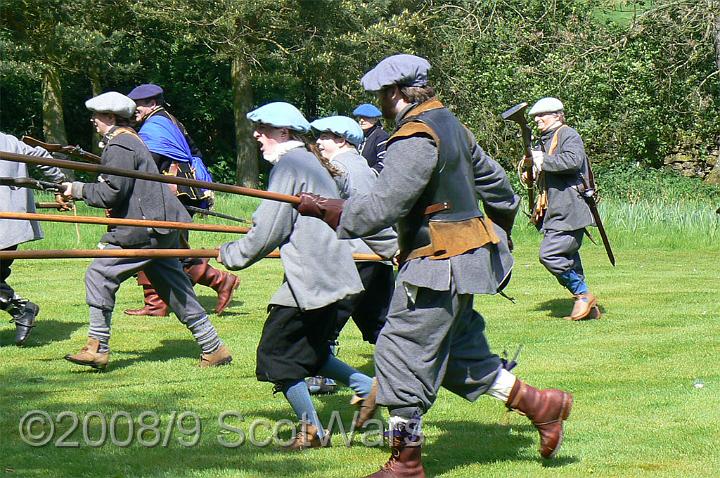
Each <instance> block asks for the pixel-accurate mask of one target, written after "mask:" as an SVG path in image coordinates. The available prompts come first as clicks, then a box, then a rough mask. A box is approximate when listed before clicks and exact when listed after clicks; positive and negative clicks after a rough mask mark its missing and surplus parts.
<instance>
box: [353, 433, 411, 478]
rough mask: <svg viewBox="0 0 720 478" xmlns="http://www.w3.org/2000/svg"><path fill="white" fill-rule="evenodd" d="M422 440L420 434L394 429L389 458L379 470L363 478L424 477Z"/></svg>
mask: <svg viewBox="0 0 720 478" xmlns="http://www.w3.org/2000/svg"><path fill="white" fill-rule="evenodd" d="M422 441H423V440H422V436H417V435H415V436H411V435H410V434H409V433H407V432H406V431H405V430H404V429H403V430H394V431H393V434H392V444H391V446H390V449H391V451H392V454H391V455H390V459H389V460H388V461H387V462H386V463H385V464H384V465H383V467H382V468H381V469H380V470H379V471H376V472H375V473H373V474H372V475H367V476H366V477H365V478H425V468H423V464H422V459H421V458H422V453H421V448H422Z"/></svg>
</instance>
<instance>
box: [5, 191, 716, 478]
mask: <svg viewBox="0 0 720 478" xmlns="http://www.w3.org/2000/svg"><path fill="white" fill-rule="evenodd" d="M254 204H256V203H253V202H252V201H250V202H247V201H245V202H242V204H240V203H238V202H236V201H234V200H227V199H225V198H220V199H219V204H218V210H219V211H221V212H227V213H233V214H237V215H243V216H245V217H249V214H250V212H251V211H252V209H253V205H254ZM602 206H603V208H604V213H605V214H606V215H607V216H608V218H607V222H608V223H609V225H610V226H611V229H610V233H611V238H613V239H614V240H615V241H616V251H615V252H616V256H617V258H618V265H617V267H615V268H613V267H611V266H610V264H609V263H608V261H607V258H606V257H605V255H604V250H603V248H602V247H601V246H593V245H592V244H591V243H590V242H589V241H588V243H587V244H586V245H585V247H584V248H583V259H584V262H585V267H586V272H587V275H588V281H589V284H590V287H591V289H592V290H593V292H595V293H596V294H597V295H598V297H599V299H600V303H601V306H602V309H603V311H604V316H603V318H602V319H601V320H599V321H590V322H581V323H571V322H568V321H565V320H562V318H561V317H562V316H563V315H565V314H566V313H567V311H568V310H569V308H570V306H571V300H570V297H569V295H568V294H567V293H566V292H565V291H564V290H563V289H562V288H561V287H560V286H559V285H558V284H557V283H556V282H555V280H554V279H553V278H552V277H551V276H550V274H549V273H547V272H546V271H545V270H544V268H543V267H542V266H541V265H540V264H539V263H538V261H537V257H536V255H537V249H538V244H539V240H540V238H539V235H538V234H536V233H535V232H534V231H533V230H532V228H530V227H528V226H526V225H520V226H519V227H518V229H517V232H516V234H515V245H516V266H515V270H514V273H513V280H512V282H511V284H510V287H509V289H508V291H507V292H508V295H510V296H512V297H514V298H515V299H516V303H515V304H512V303H511V302H509V301H507V300H505V299H503V298H501V297H488V296H482V297H478V298H477V300H476V308H477V309H478V310H479V311H481V312H482V313H483V314H484V316H485V317H486V319H487V324H488V330H487V333H488V337H489V339H490V342H491V344H492V345H493V346H494V348H495V350H496V352H501V351H502V350H503V349H507V350H508V351H514V350H515V348H516V347H517V346H518V345H520V344H522V345H523V346H524V348H523V352H522V355H521V357H520V365H519V367H518V368H517V369H516V370H515V371H516V372H517V374H518V375H519V376H520V377H521V378H523V379H525V380H527V381H528V382H529V383H531V384H533V385H536V386H539V387H559V388H563V389H566V390H569V391H571V392H572V393H574V395H575V406H574V409H573V411H572V414H571V417H570V420H569V421H568V422H567V426H566V433H565V442H564V445H563V448H562V450H561V451H560V453H559V454H558V457H557V458H556V459H555V460H554V461H552V462H547V463H546V462H543V461H542V460H541V459H539V457H538V454H537V445H538V436H537V432H536V431H535V430H534V428H532V427H531V426H530V424H529V422H528V420H527V419H526V418H524V417H522V416H519V415H517V414H510V413H507V412H506V411H505V408H504V406H503V405H502V404H501V403H500V402H498V401H496V400H494V399H492V398H489V397H481V398H480V399H479V400H478V401H477V402H475V403H468V402H465V401H464V400H462V399H460V398H458V397H456V396H454V395H452V394H450V393H448V392H446V391H441V393H440V396H439V398H438V401H437V403H436V404H435V406H434V407H433V408H432V410H431V411H430V412H429V413H428V414H427V415H426V419H425V422H424V429H425V433H426V436H427V443H426V445H425V446H424V448H423V461H424V463H425V467H426V469H427V472H428V475H429V476H444V477H468V478H470V477H484V476H487V477H494V476H513V477H514V476H533V477H534V476H547V477H550V476H552V477H555V476H648V477H650V476H652V477H655V476H717V474H718V471H719V470H720V438H719V433H720V398H719V394H718V391H719V390H720V365H718V362H717V361H716V360H717V358H718V357H719V356H720V346H718V337H720V323H719V317H720V305H718V301H717V300H716V297H717V294H718V289H719V287H718V279H719V277H718V276H719V275H720V274H719V273H718V270H717V267H718V266H717V264H718V262H719V261H718V260H719V259H720V253H718V251H717V242H716V239H717V238H716V233H717V229H718V227H717V221H716V219H715V217H714V208H711V207H710V206H708V207H707V208H706V209H707V210H704V209H703V208H701V207H700V206H698V205H694V206H693V205H689V206H688V205H678V204H665V205H659V206H661V207H663V208H664V211H665V213H663V214H659V215H658V216H657V217H655V216H653V214H652V213H651V212H649V211H650V209H649V208H647V207H639V208H637V207H636V208H635V209H633V208H628V207H626V206H625V205H620V204H613V203H612V202H606V203H603V204H602ZM655 206H658V205H655ZM623 208H624V209H623ZM673 208H676V209H677V210H676V212H677V214H675V215H674V213H673V211H674V209H673ZM678 208H679V209H678ZM683 208H684V209H683ZM83 211H84V212H85V210H84V209H83ZM683 211H684V212H683ZM691 213H692V214H695V215H694V216H693V215H692V214H691ZM96 214H97V212H96ZM689 214H690V219H689V221H690V222H689V223H688V222H683V221H684V220H686V219H687V217H688V215H689ZM638 215H640V216H641V217H640V218H639V219H638ZM683 218H685V219H683ZM212 222H219V221H216V220H214V219H213V220H212ZM521 222H522V221H521ZM44 229H45V231H46V234H47V236H48V238H47V239H46V240H44V241H41V242H36V243H32V244H30V245H28V247H32V248H39V247H42V248H46V249H50V248H62V247H66V248H69V247H93V246H94V244H95V243H96V242H97V241H98V239H99V237H100V235H101V232H102V228H100V227H86V226H81V232H82V233H81V237H80V241H79V242H77V239H76V237H75V230H74V228H73V226H69V225H46V226H45V227H44ZM229 239H231V236H229V235H210V234H197V233H191V242H192V243H193V245H194V246H195V247H201V246H203V247H210V246H216V245H218V244H219V243H220V242H222V241H225V240H229ZM318 247H319V249H318V252H319V253H322V249H321V245H318ZM88 263H89V261H86V260H64V261H61V260H55V261H23V262H19V263H17V264H16V266H15V267H13V271H14V272H13V275H12V276H11V280H10V283H11V284H12V285H13V286H14V287H15V288H16V290H17V292H18V293H20V294H22V295H23V296H26V297H28V298H31V299H32V300H33V301H35V302H37V303H38V304H40V307H41V309H42V310H41V313H40V317H39V320H38V326H37V327H36V329H35V330H34V332H33V335H32V337H31V338H30V340H29V343H28V346H26V347H24V348H17V347H15V346H14V345H11V344H12V343H13V337H14V327H13V325H12V324H5V325H3V326H2V327H0V344H1V345H2V347H1V348H0V350H1V351H2V352H1V353H2V362H1V363H0V374H1V377H2V378H1V380H0V383H2V394H1V395H0V400H2V404H1V409H2V415H0V445H1V447H0V450H1V451H0V474H4V475H5V476H17V477H41V476H42V477H44V476H52V477H60V476H67V477H80V476H88V477H90V476H92V477H126V476H133V477H140V476H143V477H260V476H268V477H295V476H315V477H337V478H348V477H356V476H357V477H359V476H364V475H366V474H369V473H371V472H373V471H375V470H376V469H377V467H379V466H380V465H381V464H382V463H384V461H385V460H386V459H387V456H388V449H387V448H378V447H370V446H364V445H363V444H362V443H361V440H360V437H359V436H356V437H355V439H354V442H353V445H352V446H350V447H346V446H344V445H343V440H342V436H341V435H340V434H336V435H335V436H334V437H333V442H334V443H335V446H333V447H332V448H329V449H322V450H313V451H309V452H306V453H301V454H293V455H286V454H281V453H278V452H276V451H275V450H274V448H273V447H272V446H269V447H256V446H253V445H251V444H250V443H248V437H249V435H250V428H251V424H252V423H253V422H258V420H265V422H267V423H271V424H274V423H276V422H278V420H283V419H289V420H294V415H293V413H292V411H291V409H290V407H289V405H288V404H287V403H286V402H285V400H284V398H282V396H280V395H275V396H273V395H272V393H271V390H272V386H271V385H270V384H267V383H260V382H257V381H256V379H255V375H254V366H255V347H256V344H257V341H258V338H259V336H260V332H261V328H262V325H263V321H264V319H265V308H266V305H267V300H268V299H269V298H270V296H271V295H272V293H273V291H274V290H275V289H276V288H277V286H278V285H279V284H280V282H281V280H282V268H281V264H280V262H279V261H277V260H272V259H268V260H264V261H261V262H260V263H258V264H256V265H255V266H253V267H251V268H250V269H248V270H245V271H240V272H238V274H239V275H240V276H241V278H242V285H241V288H240V289H239V290H238V292H237V294H236V296H235V299H234V301H233V303H232V304H231V306H230V307H229V309H228V311H227V312H226V313H225V314H224V315H223V316H221V317H216V316H211V318H212V320H213V322H214V324H215V326H216V327H217V329H218V331H219V333H220V335H221V337H222V338H223V340H224V341H225V342H226V343H227V344H228V346H229V347H230V349H231V350H232V352H233V357H234V361H233V363H232V365H231V366H228V367H222V368H218V369H212V370H200V369H198V368H197V367H196V365H197V360H198V356H199V350H198V348H197V346H196V345H195V343H194V341H193V339H192V337H191V336H190V334H189V332H188V331H187V330H186V329H185V328H184V327H183V326H182V325H181V324H180V323H179V322H178V321H177V320H176V319H175V318H174V317H171V318H147V317H145V318H143V317H140V318H133V317H128V316H124V315H123V314H122V310H123V309H125V308H128V307H135V306H137V305H139V304H140V301H141V297H142V294H141V291H140V289H139V288H138V287H137V286H135V285H134V283H133V281H128V282H127V283H126V285H125V286H123V288H121V290H120V293H119V295H118V302H117V309H116V314H115V317H114V327H113V338H112V341H111V347H112V355H111V361H110V365H109V368H108V370H107V371H106V372H105V373H96V372H91V371H88V370H85V369H84V368H82V367H79V366H75V365H72V364H70V363H68V362H66V361H65V360H63V359H62V357H63V355H65V354H66V353H69V352H76V351H77V350H78V349H79V348H80V347H81V346H82V345H83V344H84V342H85V338H86V334H87V328H88V325H87V320H88V319H87V306H86V305H85V302H84V286H83V275H84V271H85V268H86V266H87V264H88ZM196 290H197V292H198V294H199V296H200V299H201V301H202V303H203V304H204V305H205V306H206V308H207V309H208V310H211V309H212V307H213V306H214V304H215V294H214V293H213V292H212V291H211V290H210V289H207V288H204V287H201V286H198V287H196ZM372 352H373V350H372V347H371V346H369V345H367V344H365V343H363V342H362V341H361V340H360V335H359V333H358V331H357V329H356V328H355V327H354V325H352V324H349V325H348V327H347V328H346V330H345V331H344V332H343V335H342V336H341V350H340V357H341V358H342V359H343V360H345V361H347V362H349V363H350V364H352V365H354V366H356V367H358V368H360V369H361V370H363V371H365V372H366V373H372V372H373V362H372ZM696 385H697V386H696ZM699 385H702V386H701V387H700V386H699ZM351 395H352V393H351V392H350V391H349V390H348V389H341V390H340V391H339V393H337V394H335V395H329V396H323V397H319V398H317V399H315V404H316V406H317V408H318V410H319V413H320V415H321V419H328V418H329V417H330V416H331V415H332V414H333V411H339V412H340V413H341V414H342V416H343V419H344V422H345V424H346V425H347V424H349V422H350V419H351V417H352V413H353V410H352V409H351V408H350V407H349V405H348V401H349V399H350V397H351ZM31 410H43V411H46V412H47V413H48V414H49V415H50V416H51V417H52V418H55V419H56V421H59V423H56V425H55V427H56V429H55V433H54V435H53V440H52V441H51V442H50V443H49V444H48V445H46V446H43V447H37V448H36V447H31V446H29V445H27V444H25V443H24V442H23V441H22V440H21V438H20V434H19V428H18V426H19V422H20V419H21V417H23V416H24V415H25V414H26V413H27V412H28V411H31ZM64 411H69V412H72V413H74V414H76V415H77V417H78V418H79V420H80V422H79V424H78V425H77V427H73V426H72V425H73V424H72V417H71V416H66V417H64V418H63V416H60V419H59V420H57V419H58V416H59V415H60V414H61V413H62V412H64ZM145 411H149V412H153V413H155V414H157V415H158V416H159V417H160V423H159V425H158V430H159V435H158V434H157V433H155V432H153V431H152V430H150V431H147V432H146V433H144V434H143V435H141V437H140V438H141V439H142V440H144V442H145V443H146V445H147V444H148V443H151V442H152V440H153V438H160V441H162V440H167V446H162V443H161V444H158V445H156V446H143V445H142V444H140V443H139V440H138V437H137V435H138V427H139V423H137V420H138V417H139V416H140V415H141V414H142V413H143V412H145ZM227 411H234V412H237V413H238V414H240V415H242V417H243V420H242V421H240V420H238V419H232V420H228V421H227V422H226V423H227V424H231V425H232V426H235V427H237V428H239V429H240V430H241V431H242V433H243V434H244V435H245V438H246V439H245V442H244V443H243V444H242V445H240V446H238V447H236V448H227V447H224V446H222V445H220V444H219V443H218V436H220V437H221V438H223V439H225V440H226V441H235V442H237V441H238V440H239V435H238V434H237V433H234V432H228V431H227V430H223V429H222V428H221V426H220V425H219V424H218V417H219V416H221V414H222V413H223V412H227ZM91 412H99V413H100V414H102V415H104V416H105V417H106V419H107V420H108V421H109V420H110V417H111V416H113V415H116V417H117V416H121V415H118V413H120V414H122V413H127V414H129V416H130V417H132V418H134V420H135V424H134V426H133V428H134V430H133V431H134V433H133V440H132V443H131V444H130V445H129V446H119V445H115V444H112V443H110V437H109V433H110V430H109V429H108V430H107V433H108V438H107V439H106V443H105V444H104V446H98V447H93V446H90V444H89V442H91V441H100V437H101V433H102V429H101V426H100V420H99V419H98V418H97V416H96V417H95V418H92V417H93V415H91ZM175 412H176V413H175ZM182 412H191V413H193V414H196V416H197V417H198V420H199V423H200V425H201V427H202V430H201V434H200V439H199V441H198V443H197V444H196V445H195V446H191V447H184V446H182V445H181V444H180V443H179V440H180V439H182V440H185V441H188V440H189V439H190V438H188V437H185V436H184V435H182V434H181V430H180V429H179V428H178V427H177V423H176V422H174V425H176V426H174V427H173V429H172V434H168V433H166V432H167V429H168V424H169V423H170V422H171V418H172V417H177V416H178V415H179V414H180V413H182ZM174 413H175V414H174ZM173 414H174V415H173ZM88 417H90V418H91V419H88ZM84 419H85V421H86V422H87V423H89V426H88V427H87V428H88V430H87V431H88V433H87V435H88V436H87V439H86V438H85V437H84V436H83V420H84ZM147 423H149V422H147ZM194 424H195V422H194V420H193V419H192V418H188V419H186V420H184V421H183V423H182V425H183V426H184V427H185V428H186V431H188V430H191V429H192V428H193V425H194ZM149 425H152V424H151V423H149ZM34 431H38V429H34ZM113 431H114V432H115V434H116V438H117V439H119V440H120V441H122V440H124V439H126V437H127V435H128V431H129V430H128V423H127V420H126V419H125V418H124V417H122V416H121V418H120V419H119V420H118V422H117V423H116V426H115V427H114V430H113ZM67 432H71V433H69V436H67V437H65V438H64V439H63V440H61V443H67V442H78V444H79V446H77V447H60V446H58V445H56V441H58V439H60V438H61V436H62V435H63V434H64V433H67ZM256 432H257V436H258V438H267V437H269V436H270V431H269V430H267V429H266V428H263V427H260V428H259V429H257V430H256ZM287 435H288V433H287V432H285V433H284V434H283V435H282V436H283V437H287Z"/></svg>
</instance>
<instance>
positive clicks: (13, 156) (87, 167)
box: [0, 151, 300, 205]
mask: <svg viewBox="0 0 720 478" xmlns="http://www.w3.org/2000/svg"><path fill="white" fill-rule="evenodd" d="M0 159H5V160H7V161H14V162H16V163H26V164H34V165H40V166H55V167H57V168H61V169H72V170H75V171H85V172H87V173H96V174H112V175H115V176H124V177H127V178H134V179H144V180H146V181H156V182H159V183H166V184H178V185H181V186H190V187H196V188H202V189H210V190H213V191H221V192H225V193H231V194H240V195H242V196H251V197H257V198H261V199H272V200H273V201H281V202H286V203H290V204H296V205H297V204H300V198H299V197H297V196H291V195H290V194H280V193H275V192H272V191H262V190H260V189H253V188H246V187H243V186H235V185H232V184H224V183H213V182H209V181H200V180H198V179H188V178H179V177H177V176H168V175H165V174H158V173H147V172H144V171H136V170H134V169H122V168H115V167H112V166H105V165H102V164H90V163H79V162H77V161H68V160H65V159H54V158H39V157H36V156H28V155H25V154H17V153H7V152H4V151H0Z"/></svg>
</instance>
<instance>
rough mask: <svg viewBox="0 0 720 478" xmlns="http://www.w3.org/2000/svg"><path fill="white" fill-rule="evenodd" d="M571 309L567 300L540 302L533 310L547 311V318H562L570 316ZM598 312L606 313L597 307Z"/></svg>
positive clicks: (571, 301) (570, 304)
mask: <svg viewBox="0 0 720 478" xmlns="http://www.w3.org/2000/svg"><path fill="white" fill-rule="evenodd" d="M572 307H573V300H572V298H569V299H552V300H546V301H545V302H541V303H539V304H537V305H536V306H535V308H534V309H533V310H538V311H547V316H548V317H556V318H564V317H567V316H568V315H570V311H571V310H572ZM598 308H599V309H600V312H601V313H602V314H603V315H604V314H605V312H606V309H605V307H603V306H602V305H599V306H598Z"/></svg>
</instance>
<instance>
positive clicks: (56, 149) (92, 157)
mask: <svg viewBox="0 0 720 478" xmlns="http://www.w3.org/2000/svg"><path fill="white" fill-rule="evenodd" d="M21 141H22V142H23V143H25V144H27V145H28V146H33V147H36V146H40V147H41V148H43V149H45V150H47V151H49V152H51V153H63V154H67V155H70V156H75V157H76V158H80V159H84V160H86V161H90V162H91V163H95V164H100V161H101V158H100V156H98V155H96V154H92V153H88V152H87V151H85V150H84V149H82V148H81V147H80V146H70V145H67V146H63V145H62V144H53V143H45V142H43V141H40V140H39V139H35V138H32V137H30V136H23V137H22V138H21Z"/></svg>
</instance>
